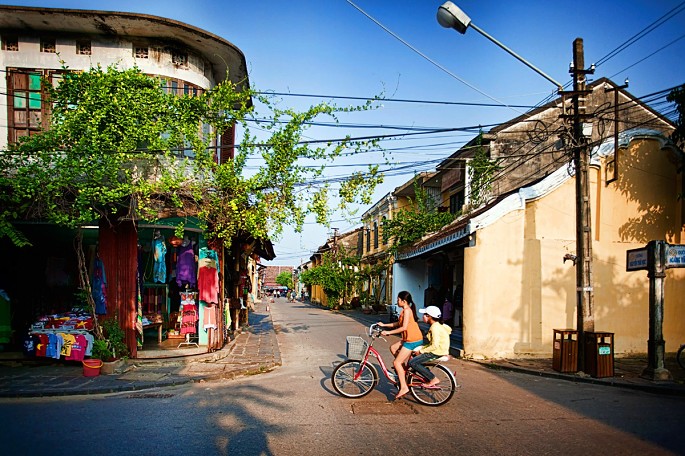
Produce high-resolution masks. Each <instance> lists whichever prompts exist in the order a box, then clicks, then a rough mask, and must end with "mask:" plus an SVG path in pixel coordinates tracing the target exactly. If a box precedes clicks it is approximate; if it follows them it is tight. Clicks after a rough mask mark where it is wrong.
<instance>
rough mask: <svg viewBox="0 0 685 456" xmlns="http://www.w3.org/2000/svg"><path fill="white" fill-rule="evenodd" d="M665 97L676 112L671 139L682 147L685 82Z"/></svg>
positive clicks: (683, 138)
mask: <svg viewBox="0 0 685 456" xmlns="http://www.w3.org/2000/svg"><path fill="white" fill-rule="evenodd" d="M666 99H667V100H668V101H670V102H671V103H673V104H675V109H676V111H677V112H678V118H677V119H676V120H675V122H674V123H675V130H674V131H673V133H672V134H671V139H672V140H673V142H674V143H676V144H677V145H678V146H679V147H680V148H683V147H684V146H685V84H684V85H681V86H680V87H676V88H675V89H673V90H672V91H671V93H669V94H668V96H667V97H666Z"/></svg>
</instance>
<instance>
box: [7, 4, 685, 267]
mask: <svg viewBox="0 0 685 456" xmlns="http://www.w3.org/2000/svg"><path fill="white" fill-rule="evenodd" d="M0 3H5V2H0ZM442 3H443V1H441V0H436V1H433V0H396V1H394V2H387V1H379V0H291V1H288V2H284V1H278V2H276V1H272V0H261V1H232V0H193V1H184V2H181V1H176V0H166V1H163V2H162V1H141V0H137V1H129V0H115V1H110V0H99V1H97V2H95V1H92V0H91V1H88V0H84V1H68V0H41V1H20V0H15V1H12V2H8V3H6V4H11V5H20V6H37V7H50V8H74V9H97V10H105V11H126V12H134V13H144V14H152V15H156V16H161V17H166V18H170V19H175V20H178V21H182V22H185V23H187V24H190V25H193V26H195V27H199V28H202V29H205V30H207V31H209V32H211V33H213V34H216V35H219V36H221V37H222V38H224V39H226V40H228V41H230V42H231V43H233V44H234V45H236V46H237V47H238V48H240V49H241V50H242V52H243V53H244V55H245V57H246V61H247V65H248V72H249V79H250V83H251V85H252V86H253V88H255V89H256V90H259V91H271V92H276V93H284V94H287V95H282V96H279V99H280V105H281V106H282V107H285V106H287V107H292V108H295V109H299V110H303V109H306V108H307V107H308V106H310V105H313V104H316V103H319V102H321V101H326V102H329V101H333V102H335V103H336V104H338V105H339V106H349V105H358V104H362V103H363V100H356V99H355V98H357V97H358V98H362V99H365V98H371V97H374V96H378V95H382V96H384V97H385V98H386V100H384V101H382V102H381V103H380V105H379V106H378V107H377V109H374V110H372V111H368V112H361V113H354V114H350V115H346V116H344V117H341V118H340V123H341V126H339V127H336V128H332V127H315V128H312V129H311V130H308V131H307V132H306V133H305V136H306V138H311V139H331V138H341V137H344V136H345V135H350V136H353V137H354V136H366V135H374V136H377V135H388V134H393V135H399V136H395V137H394V138H392V139H389V140H387V141H382V142H381V146H382V147H383V148H384V149H385V150H386V154H388V153H389V154H390V161H391V162H392V164H390V165H382V166H381V169H382V170H384V171H386V179H385V182H384V183H383V184H382V185H381V186H379V187H378V188H377V189H376V192H375V193H374V201H378V200H379V199H381V198H382V197H383V196H384V195H386V194H387V193H389V192H392V191H393V190H394V189H395V188H396V187H398V186H400V185H402V184H404V183H405V182H407V181H409V180H411V179H412V177H413V175H414V173H415V172H421V171H430V170H434V169H435V166H436V165H437V164H439V163H440V161H441V160H442V159H444V158H446V157H448V156H450V155H451V154H452V153H453V152H455V151H456V150H458V149H459V148H460V147H461V146H462V145H463V144H464V143H466V142H468V141H469V140H470V139H472V138H473V137H474V136H475V135H476V134H477V131H478V128H479V127H482V128H483V129H484V130H486V131H487V130H488V129H489V128H492V127H493V126H494V125H496V124H498V123H501V122H504V121H507V120H510V119H512V118H515V117H517V116H519V115H521V114H523V113H524V112H525V111H526V110H527V108H526V106H530V107H532V106H534V105H536V104H538V103H540V102H541V101H543V100H544V99H545V98H546V97H548V96H551V95H553V94H554V93H555V86H554V85H553V84H552V83H551V82H549V81H548V80H546V79H544V78H543V77H541V76H540V75H538V74H536V73H535V72H534V71H533V70H531V69H530V68H528V67H526V66H525V65H524V64H522V63H521V62H519V61H518V60H516V59H514V58H513V57H512V56H510V55H509V54H507V53H506V52H505V51H503V50H502V49H501V48H499V47H498V46H496V45H495V44H494V43H492V42H491V41H489V40H488V39H486V38H485V37H484V36H482V35H481V34H479V33H478V32H476V31H475V30H473V29H469V30H467V31H466V33H465V34H464V35H461V34H459V33H458V32H456V31H454V30H451V29H445V28H443V27H441V26H440V25H439V24H438V22H437V20H436V12H437V9H438V7H439V6H440V5H441V4H442ZM454 3H456V4H457V5H458V6H459V7H460V8H461V9H462V10H463V11H464V12H465V13H466V14H467V15H469V16H470V18H471V20H472V22H473V24H475V25H476V26H477V27H479V28H480V29H482V30H484V31H485V32H487V33H488V34H489V35H491V36H492V37H494V38H496V39H497V40H498V41H500V42H501V43H503V44H504V45H506V46H507V47H509V48H510V49H512V50H513V51H515V52H516V53H517V54H519V55H520V56H522V57H523V58H524V59H526V60H527V61H529V62H531V63H532V64H533V65H534V66H536V67H538V68H539V69H540V70H542V71H543V72H545V73H546V74H547V75H549V76H550V77H551V78H552V79H554V80H556V81H558V82H560V83H561V84H566V83H567V82H569V81H570V79H571V76H570V75H569V72H568V69H569V63H570V62H571V60H572V45H573V41H574V39H576V38H582V39H583V42H584V49H585V63H586V66H589V65H590V64H591V63H596V64H597V68H596V71H595V73H594V75H592V76H590V80H592V79H599V78H601V77H608V78H610V79H612V80H614V81H615V82H617V83H623V81H624V80H625V79H626V78H629V79H630V85H629V88H628V91H629V92H630V93H632V94H633V95H635V96H637V97H643V96H645V95H649V94H652V93H654V92H658V91H662V90H665V89H668V88H671V87H674V86H677V85H681V84H683V83H685V58H684V57H685V1H682V0H644V1H643V0H597V1H594V2H581V3H575V4H574V3H572V2H568V1H565V2H561V1H556V0H518V1H500V0H497V1H496V0H458V1H455V2H454ZM617 51H618V52H617ZM299 95H310V96H306V97H304V96H299ZM338 97H348V98H338ZM397 100H402V101H397ZM461 103H473V104H476V105H475V106H472V105H464V104H461ZM484 105H487V106H484ZM659 108H660V109H662V108H663V106H661V107H659ZM467 127H470V128H467ZM453 128H459V129H462V130H461V131H451V132H441V133H438V132H431V131H430V130H438V129H453ZM417 132H421V134H418V135H409V136H403V135H405V134H408V133H417ZM369 163H384V158H383V154H382V153H381V152H377V153H370V154H364V156H354V157H348V158H345V159H343V160H342V161H341V162H340V163H339V165H340V166H330V167H328V168H327V170H326V173H327V176H329V177H331V178H334V177H339V176H345V175H349V174H350V173H351V172H353V171H355V170H362V169H363V168H360V167H359V166H361V165H366V164H369ZM369 207H370V206H359V207H357V214H355V215H353V216H351V217H350V216H347V217H344V216H343V215H342V214H334V216H333V222H332V223H331V225H330V227H323V226H320V225H317V224H316V223H314V221H313V220H310V219H308V220H307V222H306V224H305V226H304V230H303V232H302V233H295V232H294V230H293V229H286V230H285V233H284V235H283V236H282V237H281V238H280V239H275V240H274V248H275V252H276V255H277V257H276V258H275V259H274V260H273V261H270V262H263V264H265V265H290V266H297V265H299V264H301V263H302V262H306V261H307V260H308V259H309V257H310V256H311V255H312V253H313V252H314V251H316V249H317V248H318V247H319V246H321V245H323V244H324V243H325V242H326V239H327V237H328V236H329V235H330V234H331V233H332V231H331V230H332V228H337V229H338V230H339V232H341V233H344V232H346V231H349V230H351V229H354V228H356V227H358V226H360V224H361V222H360V216H361V215H362V213H363V212H364V211H366V210H367V209H369Z"/></svg>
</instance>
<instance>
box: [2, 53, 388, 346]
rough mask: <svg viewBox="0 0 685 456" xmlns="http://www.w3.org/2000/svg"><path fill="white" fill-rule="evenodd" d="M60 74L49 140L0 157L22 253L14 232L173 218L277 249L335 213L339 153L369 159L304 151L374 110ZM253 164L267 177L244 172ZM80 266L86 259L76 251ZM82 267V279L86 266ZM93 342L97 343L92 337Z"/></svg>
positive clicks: (10, 221) (113, 70)
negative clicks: (235, 132)
mask: <svg viewBox="0 0 685 456" xmlns="http://www.w3.org/2000/svg"><path fill="white" fill-rule="evenodd" d="M63 70H64V71H65V74H64V77H63V78H62V80H61V82H60V83H59V84H58V85H56V86H52V85H51V84H50V82H49V81H47V80H43V81H42V84H43V86H44V88H45V90H46V92H47V93H48V99H47V100H46V105H47V106H50V113H49V124H50V125H49V128H48V129H46V130H45V131H43V132H41V133H39V134H36V135H33V136H30V137H24V138H21V140H20V141H19V142H17V143H16V144H12V145H10V147H9V150H8V151H3V152H2V153H0V238H1V237H8V238H9V239H10V241H11V242H13V243H14V244H15V245H18V246H26V245H29V240H28V239H27V238H26V237H25V236H24V235H23V233H21V231H20V230H19V229H18V228H17V225H16V224H15V223H16V222H17V221H21V220H35V219H41V220H44V221H47V222H50V223H54V224H56V225H60V226H66V227H70V228H77V227H79V226H82V225H84V224H92V223H94V222H100V221H104V222H105V223H110V224H117V223H119V222H120V221H122V220H150V221H152V220H156V219H158V218H160V217H163V216H165V215H166V214H170V213H175V214H184V215H196V216H198V218H199V219H200V220H201V222H202V223H203V224H204V225H203V228H204V229H205V235H206V237H208V238H210V239H213V240H216V241H218V242H220V243H222V244H223V245H224V246H226V247H228V246H230V244H231V241H232V240H233V239H234V238H235V237H236V236H237V235H238V234H242V233H247V234H250V235H252V236H253V237H256V238H267V237H269V238H272V239H276V238H278V236H279V235H280V234H281V233H282V231H283V227H284V226H285V225H290V226H294V227H295V230H296V231H301V229H302V225H303V223H304V218H305V216H306V215H307V214H309V213H314V214H316V218H317V220H318V221H320V222H321V223H326V222H327V220H328V218H329V215H330V213H331V212H332V211H333V210H334V209H335V207H331V206H330V205H329V204H328V196H329V193H330V191H331V187H330V185H329V184H327V183H326V181H325V180H324V179H322V175H323V172H324V169H325V164H326V163H330V162H332V161H334V160H335V159H336V158H338V157H339V156H340V155H341V154H342V153H343V152H349V151H352V152H361V151H364V150H366V149H368V148H372V147H375V144H374V143H373V142H366V141H364V142H355V141H351V140H350V139H349V137H347V138H345V139H342V140H339V141H334V142H330V143H324V144H319V143H315V142H311V141H310V142H306V141H302V137H303V134H304V132H305V131H306V129H307V128H308V126H309V125H310V121H313V120H314V119H317V118H320V117H328V118H332V119H334V120H337V115H339V114H340V113H353V112H356V111H361V110H366V109H370V108H371V107H372V103H371V102H369V103H367V104H366V105H363V106H359V107H350V108H338V107H336V106H334V105H331V104H328V103H321V104H318V105H315V106H312V107H310V108H309V109H308V110H306V111H304V112H296V111H294V110H291V109H280V108H278V107H276V105H274V104H272V103H271V100H270V99H269V98H266V97H257V95H256V92H255V91H253V90H238V87H237V85H236V84H234V83H232V82H230V81H229V80H226V81H223V82H221V83H219V84H218V85H216V86H215V87H213V88H211V89H209V90H205V91H200V93H199V94H195V95H180V96H179V95H177V94H173V93H168V92H167V90H166V88H165V87H164V86H165V84H166V82H164V81H160V80H159V79H156V78H154V77H150V76H148V75H145V74H143V73H142V72H141V71H140V69H138V68H131V69H127V70H119V69H118V68H117V67H116V66H110V67H108V68H106V69H103V68H102V67H100V66H98V67H95V68H91V69H90V70H89V71H84V72H69V71H68V68H66V67H65V68H63ZM255 98H256V99H257V100H259V102H260V106H264V109H266V110H267V111H268V114H266V115H260V116H259V117H260V118H264V117H265V118H267V119H269V121H268V123H266V124H265V125H264V124H261V125H260V129H264V130H265V131H266V132H268V133H269V134H270V137H269V138H268V139H266V140H264V141H261V142H260V141H258V140H257V138H256V137H255V136H253V135H252V133H251V130H250V127H249V121H250V120H251V119H253V118H255V117H257V116H258V115H257V113H256V110H255V108H254V105H253V104H252V100H253V99H255ZM236 125H239V126H241V127H242V131H243V132H244V135H243V138H242V140H241V144H240V145H238V146H237V147H236V150H237V152H236V154H235V158H234V159H233V160H229V161H227V162H226V163H222V164H218V163H216V160H215V148H214V147H213V144H214V143H215V141H216V138H217V135H218V134H221V133H222V132H224V131H226V129H227V128H229V127H231V126H236ZM188 156H192V159H189V158H187V157H188ZM252 158H256V159H259V160H261V161H262V162H263V163H264V165H263V166H261V167H259V168H258V169H257V170H256V171H254V170H252V169H248V168H247V166H246V165H247V162H248V160H249V159H252ZM312 162H313V163H318V164H319V165H318V166H314V167H313V166H311V165H310V163H312ZM382 180H383V177H382V175H380V174H379V173H378V167H373V166H372V167H370V168H369V171H368V173H366V174H361V173H357V174H355V175H353V176H352V177H351V178H350V179H349V180H347V181H346V182H343V183H341V184H340V187H339V191H338V198H339V199H338V200H339V206H340V207H342V208H346V207H348V205H349V204H351V203H354V202H361V203H363V202H368V201H370V198H371V195H372V192H373V189H374V188H375V186H376V185H377V184H379V183H380V182H382ZM178 230H179V232H181V231H182V230H183V227H182V226H180V227H179V228H178ZM77 237H78V236H77ZM77 255H79V258H81V257H82V255H83V252H82V248H81V252H77ZM79 264H82V267H83V268H85V261H83V262H80V263H79ZM79 276H80V277H85V279H84V283H83V286H82V289H83V290H84V291H87V290H89V289H90V284H89V280H88V275H87V274H86V273H85V271H80V272H79ZM87 295H88V296H89V298H88V299H89V300H90V301H91V302H90V304H91V307H93V306H94V303H93V302H92V297H90V293H87ZM96 325H97V323H96ZM96 332H97V333H99V334H101V332H100V331H99V330H98V328H97V326H96Z"/></svg>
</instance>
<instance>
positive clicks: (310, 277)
mask: <svg viewBox="0 0 685 456" xmlns="http://www.w3.org/2000/svg"><path fill="white" fill-rule="evenodd" d="M338 256H339V257H340V258H342V260H340V259H336V258H334V256H333V255H332V254H331V253H330V252H327V253H325V254H324V255H323V258H322V261H321V264H320V265H318V266H315V267H313V268H311V269H307V270H305V271H303V272H302V274H300V281H301V282H302V283H303V284H305V285H306V286H312V285H319V286H320V287H321V289H322V290H323V292H324V293H325V294H326V297H327V298H328V305H329V306H330V307H334V306H337V305H338V304H339V303H340V300H341V298H342V300H343V304H345V303H346V298H347V296H348V293H349V292H351V291H353V290H354V288H355V285H356V283H357V282H358V280H359V277H358V275H357V273H356V272H355V271H354V269H353V268H352V267H350V265H351V264H358V260H356V259H355V258H353V257H350V256H347V255H346V254H345V252H344V251H342V250H341V251H340V252H338Z"/></svg>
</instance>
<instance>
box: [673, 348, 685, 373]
mask: <svg viewBox="0 0 685 456" xmlns="http://www.w3.org/2000/svg"><path fill="white" fill-rule="evenodd" d="M675 358H676V360H678V364H679V365H680V367H681V368H682V369H685V345H681V346H680V348H679V349H678V354H677V355H676V356H675Z"/></svg>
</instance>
